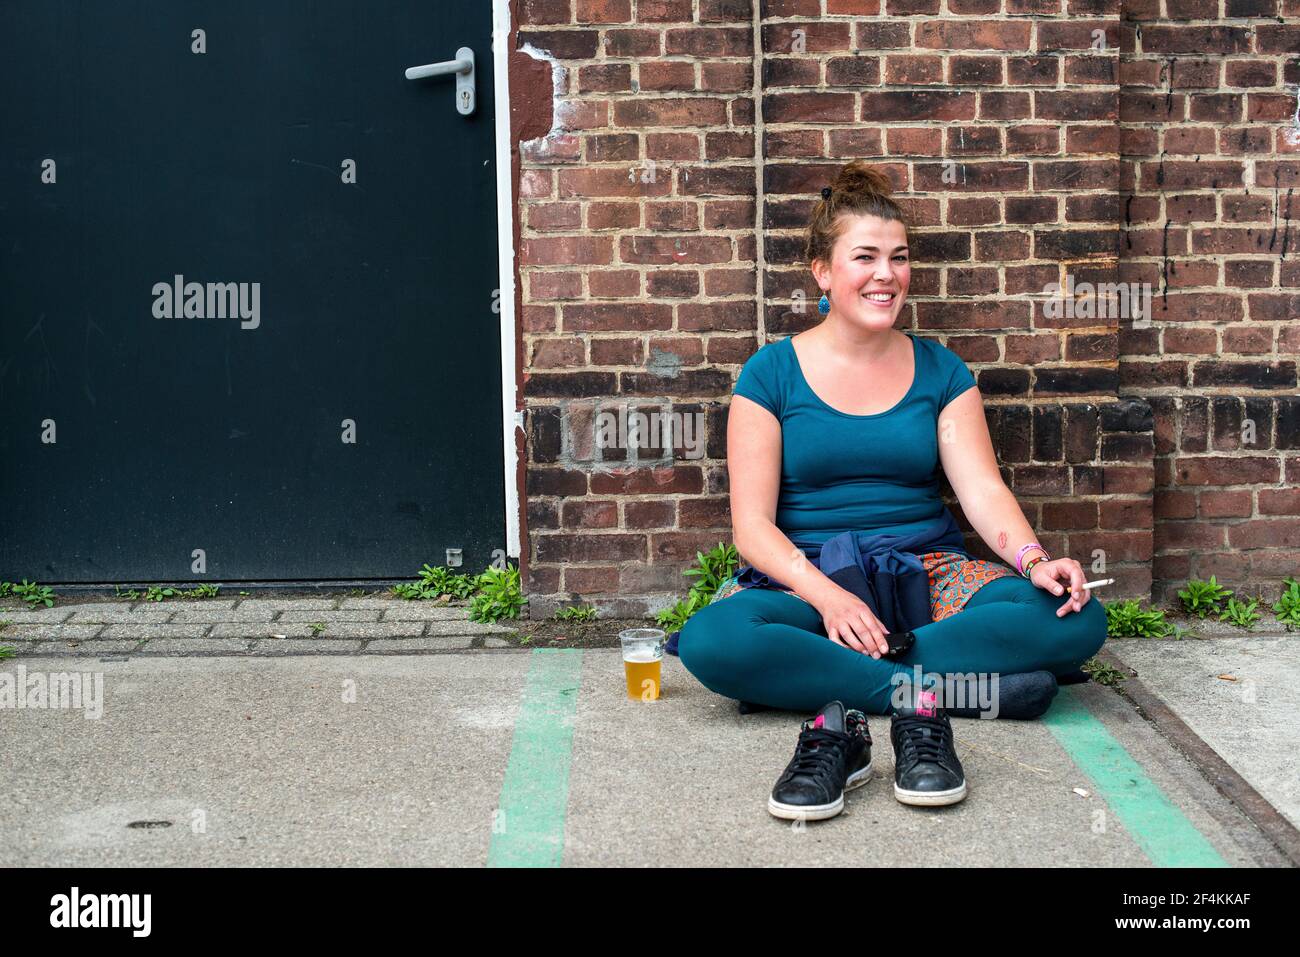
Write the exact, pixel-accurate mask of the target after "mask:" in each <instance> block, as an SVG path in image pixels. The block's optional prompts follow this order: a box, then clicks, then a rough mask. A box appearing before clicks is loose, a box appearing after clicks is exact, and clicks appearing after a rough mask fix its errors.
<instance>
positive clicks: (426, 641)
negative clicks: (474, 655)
mask: <svg viewBox="0 0 1300 957" xmlns="http://www.w3.org/2000/svg"><path fill="white" fill-rule="evenodd" d="M473 640H474V638H473V636H472V635H438V636H436V637H433V638H377V639H375V640H374V641H372V642H370V643H369V644H367V645H366V651H368V652H370V651H456V650H460V649H463V648H468V647H469V646H470V643H471V642H472V641H473Z"/></svg>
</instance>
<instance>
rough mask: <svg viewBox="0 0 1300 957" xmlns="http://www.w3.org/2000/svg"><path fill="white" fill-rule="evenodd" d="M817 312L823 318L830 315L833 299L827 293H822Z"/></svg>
mask: <svg viewBox="0 0 1300 957" xmlns="http://www.w3.org/2000/svg"><path fill="white" fill-rule="evenodd" d="M817 311H818V312H820V313H821V314H822V315H823V316H828V315H830V312H831V298H830V296H828V295H827V294H826V293H822V297H821V298H820V299H818V300H817Z"/></svg>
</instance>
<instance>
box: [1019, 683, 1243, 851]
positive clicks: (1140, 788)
mask: <svg viewBox="0 0 1300 957" xmlns="http://www.w3.org/2000/svg"><path fill="white" fill-rule="evenodd" d="M1043 720H1044V721H1045V722H1046V724H1047V727H1048V729H1049V730H1050V731H1051V732H1052V734H1053V736H1055V738H1056V740H1057V742H1058V743H1059V744H1060V745H1061V747H1062V748H1064V749H1065V752H1066V753H1067V754H1068V755H1069V756H1070V758H1071V760H1073V761H1074V763H1075V764H1076V765H1078V766H1079V768H1080V769H1081V770H1082V771H1083V772H1084V773H1085V774H1087V775H1088V777H1089V778H1091V779H1092V782H1093V784H1094V785H1095V786H1096V788H1097V791H1098V792H1100V794H1101V796H1102V798H1103V799H1104V800H1105V801H1106V803H1107V804H1108V805H1109V806H1110V808H1111V810H1113V811H1114V812H1115V814H1116V816H1117V817H1119V819H1120V823H1121V824H1123V825H1124V828H1125V829H1126V830H1127V831H1128V832H1129V834H1131V835H1132V836H1133V839H1134V840H1135V841H1137V844H1138V847H1140V848H1141V849H1142V852H1143V853H1144V854H1146V856H1147V857H1148V858H1149V859H1150V860H1151V863H1152V864H1154V865H1156V867H1227V866H1228V862H1227V861H1225V860H1224V859H1223V858H1222V857H1221V856H1220V855H1219V852H1218V851H1216V850H1215V849H1214V846H1213V845H1212V844H1211V843H1210V842H1209V841H1208V840H1207V839H1206V837H1205V835H1204V834H1202V833H1201V832H1200V831H1198V830H1197V829H1196V826H1195V825H1194V824H1192V822H1191V821H1189V820H1188V819H1187V817H1186V816H1185V815H1184V814H1183V812H1182V811H1180V810H1179V809H1178V807H1177V806H1176V805H1175V804H1174V803H1173V802H1172V801H1170V800H1169V798H1168V797H1167V796H1166V795H1165V793H1164V792H1163V791H1161V790H1160V787H1159V786H1158V785H1157V784H1156V783H1155V782H1154V781H1152V780H1151V779H1150V778H1149V777H1147V775H1146V772H1144V771H1143V770H1142V766H1141V765H1140V764H1138V763H1137V761H1135V760H1133V756H1132V755H1131V754H1129V753H1128V751H1126V750H1125V749H1124V747H1123V745H1121V744H1120V743H1119V742H1118V741H1116V740H1115V738H1114V737H1112V736H1111V733H1110V732H1109V731H1107V730H1106V726H1105V725H1104V724H1102V723H1101V722H1100V721H1099V720H1098V719H1097V718H1096V717H1095V716H1094V715H1093V714H1092V713H1091V712H1090V711H1089V710H1088V708H1087V706H1086V705H1085V704H1084V703H1083V700H1082V699H1081V697H1080V696H1079V692H1078V689H1077V688H1072V687H1066V688H1062V689H1061V693H1060V694H1058V695H1057V696H1056V700H1055V701H1054V702H1053V703H1052V707H1051V708H1050V709H1049V710H1048V712H1047V714H1046V715H1044V716H1043Z"/></svg>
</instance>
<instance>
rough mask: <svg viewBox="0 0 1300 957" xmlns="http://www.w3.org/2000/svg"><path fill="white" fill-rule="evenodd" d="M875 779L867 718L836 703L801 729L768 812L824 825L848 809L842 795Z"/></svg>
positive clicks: (770, 801)
mask: <svg viewBox="0 0 1300 957" xmlns="http://www.w3.org/2000/svg"><path fill="white" fill-rule="evenodd" d="M869 780H871V734H870V732H869V731H868V730H867V716H866V715H864V714H863V713H862V712H861V711H856V710H848V711H846V710H845V709H844V705H842V704H840V702H838V701H832V702H831V703H830V704H828V705H826V707H824V708H822V710H821V711H820V712H819V713H818V714H817V716H816V717H815V718H810V719H808V720H807V721H805V722H804V723H803V725H802V730H801V731H800V732H799V743H798V745H796V747H795V750H794V757H793V758H792V759H791V760H790V763H789V764H788V765H787V766H786V769H785V772H784V773H783V774H782V775H781V777H780V778H778V779H777V782H776V786H775V787H773V788H772V795H771V797H769V798H768V799H767V809H768V810H769V811H771V812H772V814H774V815H776V816H777V817H783V818H787V819H789V820H800V821H820V820H822V819H823V818H828V817H834V816H835V815H836V814H839V813H840V811H842V810H844V792H845V791H850V790H852V789H853V788H856V787H860V786H861V785H863V784H866V783H867V782H868V781H869Z"/></svg>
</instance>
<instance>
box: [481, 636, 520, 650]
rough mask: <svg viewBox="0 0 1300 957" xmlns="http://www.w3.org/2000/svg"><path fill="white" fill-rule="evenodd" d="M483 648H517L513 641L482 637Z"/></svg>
mask: <svg viewBox="0 0 1300 957" xmlns="http://www.w3.org/2000/svg"><path fill="white" fill-rule="evenodd" d="M483 647H484V648H518V647H519V646H518V645H516V644H515V643H514V642H513V641H506V640H505V639H504V638H484V639H483Z"/></svg>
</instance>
